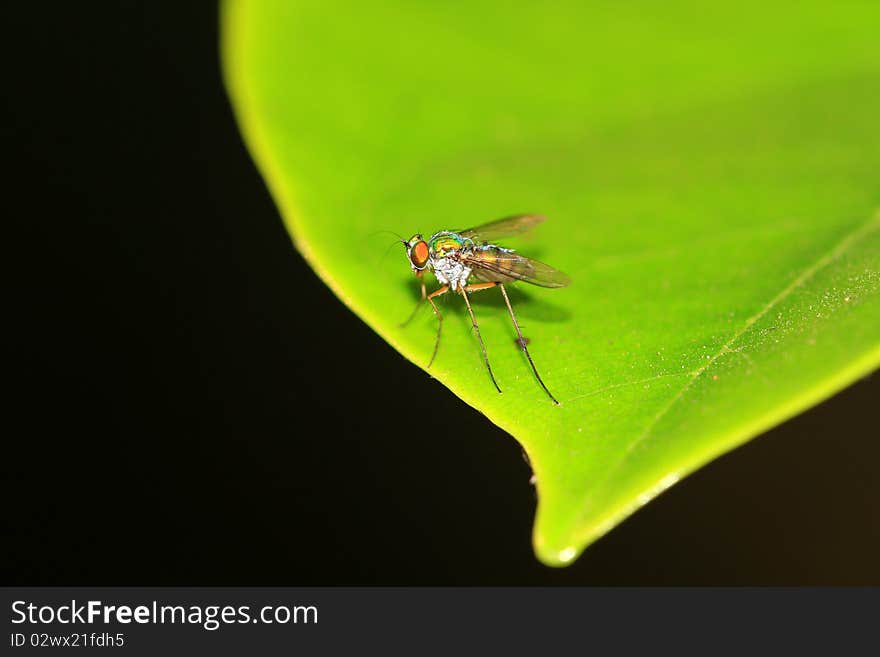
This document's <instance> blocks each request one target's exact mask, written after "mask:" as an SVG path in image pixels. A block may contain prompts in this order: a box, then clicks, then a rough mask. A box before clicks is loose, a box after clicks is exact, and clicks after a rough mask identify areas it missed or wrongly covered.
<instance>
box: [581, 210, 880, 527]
mask: <svg viewBox="0 0 880 657" xmlns="http://www.w3.org/2000/svg"><path fill="white" fill-rule="evenodd" d="M878 228H880V212H878V213H877V214H875V215H873V216H872V217H871V218H870V219H868V220H867V221H866V222H865V223H864V224H862V225H860V226H857V227H856V228H854V229H853V230H852V231H851V232H850V233H849V234H848V235H846V236H844V237H843V239H841V240H840V241H839V242H838V243H837V244H836V245H835V246H834V247H833V248H832V249H831V250H829V251H828V252H827V253H825V254H824V255H823V256H821V257H820V258H818V259H817V260H816V261H815V262H814V263H813V264H812V265H811V266H809V267H807V268H806V269H805V270H804V271H803V272H801V274H799V275H798V276H797V277H795V278H794V279H793V280H792V281H791V282H790V283H789V284H788V285H786V286H785V287H784V288H783V289H782V290H781V291H780V292H779V293H778V294H777V295H776V296H774V297H773V298H772V299H771V300H770V301H768V302H767V303H766V304H764V306H763V307H762V308H761V309H760V310H759V311H758V312H756V313H755V314H754V315H752V316H751V317H749V318H748V319H747V320H746V321H745V322H744V323H743V325H742V326H741V327H740V328H739V329H738V330H737V331H735V332H734V334H733V335H732V336H731V337H730V339H728V340H727V342H725V343H724V344H723V345H721V347H720V348H719V349H718V351H717V352H716V353H714V354H712V355H711V356H710V357H709V358H707V359H706V362H705V363H704V364H703V365H701V366H700V367H698V368H697V369H695V370H693V371H691V372H687V373H685V376H687V377H688V380H687V381H686V382H685V384H684V386H682V388H681V390H679V391H678V393H677V394H675V395H674V396H673V397H672V398H671V399H670V401H669V403H668V404H666V405H665V406H664V407H663V408H661V409H660V411H658V412H657V413H656V414H655V415H654V417H653V418H652V419H651V421H650V422H649V423H648V424H647V426H646V427H645V429H644V431H642V433H640V434H639V435H638V436H637V437H636V439H635V440H633V441H632V442H630V443H629V444H628V445H627V447H626V449H625V450H624V451H623V454H622V456H621V457H620V459H619V460H618V461H617V462H616V463H615V464H614V465H613V466H612V467H610V468H609V469H608V470H606V472H605V476H603V477H602V478H601V479H600V480H599V481H598V482H597V483H596V484H595V485H594V486H592V487H590V489H589V490H588V495H587V497H594V496H595V492H596V491H598V490H601V489H602V488H603V487H604V486H605V484H606V483H607V482H608V481H610V480H612V479H613V477H614V475H615V474H617V472H618V471H619V470H620V469H621V468H622V467H623V465H624V464H625V463H626V462H627V460H628V459H629V457H630V455H631V454H632V453H633V452H634V451H635V450H636V448H637V447H639V445H641V444H642V443H644V442H645V441H646V440H648V439H649V438H650V436H651V434H652V432H653V430H654V428H655V427H656V426H657V424H658V423H659V422H660V420H662V419H663V418H664V417H665V416H666V415H667V414H668V413H669V411H670V410H672V408H673V407H674V406H675V405H676V404H677V403H678V402H680V401H681V400H682V399H683V398H684V396H685V395H686V394H687V393H688V391H690V389H691V388H692V387H693V385H694V383H695V382H696V381H697V379H699V378H700V377H701V376H702V375H703V374H704V373H705V372H706V370H708V369H709V368H710V367H711V366H712V364H713V363H715V361H717V360H718V359H719V358H721V357H722V356H724V355H725V354H727V353H730V352H731V347H732V346H733V345H734V344H735V343H736V342H737V341H738V340H739V339H740V338H742V337H743V336H744V335H746V334H747V333H748V332H749V329H751V327H752V326H754V325H755V323H756V322H758V321H760V319H761V318H762V317H764V316H765V315H766V314H767V313H768V312H769V311H770V310H772V309H773V308H774V307H775V306H777V305H778V304H779V303H780V302H782V301H783V300H784V299H785V298H787V297H788V296H789V295H790V294H791V293H792V292H794V291H795V290H796V289H798V288H799V287H801V286H802V285H803V284H804V283H806V282H807V281H809V280H810V279H811V278H812V277H813V276H815V275H816V274H817V273H818V272H819V271H821V270H822V269H824V268H825V267H827V266H829V265H831V264H832V263H834V262H835V261H836V260H838V259H839V258H840V257H841V256H843V255H844V254H845V253H846V251H847V250H848V249H849V248H850V247H851V246H853V244H855V243H856V242H857V241H858V240H859V239H860V238H862V237H864V236H866V235H868V234H869V233H871V232H873V231H874V230H877V229H878ZM662 376H671V375H669V374H667V375H659V376H656V377H651V378H650V379H648V380H653V379H656V378H660V377H662ZM635 383H638V381H636V382H629V383H623V384H616V385H612V386H608V387H606V388H604V389H602V390H599V391H595V392H593V393H587V394H586V395H582V397H586V396H590V395H591V394H598V392H603V391H604V390H608V389H612V388H617V387H621V386H623V385H633V384H635ZM586 515H587V511H582V512H581V513H580V514H579V515H578V518H577V521H578V524H581V522H582V521H583V519H584V518H585V517H586Z"/></svg>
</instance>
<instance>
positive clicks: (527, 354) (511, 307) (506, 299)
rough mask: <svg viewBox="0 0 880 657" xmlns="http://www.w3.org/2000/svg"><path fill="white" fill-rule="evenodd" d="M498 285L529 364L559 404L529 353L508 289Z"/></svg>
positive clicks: (554, 401)
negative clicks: (508, 295) (508, 296)
mask: <svg viewBox="0 0 880 657" xmlns="http://www.w3.org/2000/svg"><path fill="white" fill-rule="evenodd" d="M498 287H500V288H501V294H502V295H504V303H506V304H507V310H509V311H510V319H512V320H513V328H515V329H516V334H517V336H518V337H519V340H518V343H519V346H520V347H522V350H523V351H524V352H525V354H526V358H528V359H529V365H531V366H532V372H534V373H535V378H536V379H538V383H540V384H541V387H542V388H544V392H546V393H547V396H548V397H550V399H552V400H553V403H554V404H556V405H557V406H559V402H558V401H556V397H554V396H553V395H552V394H551V393H550V391H549V390H547V386H545V385H544V382H543V381H542V380H541V375H540V374H538V369H537V368H536V367H535V363H534V361H532V357H531V355H530V354H529V348H528V347H527V346H526V339H525V338H524V337H523V334H522V331H520V330H519V324H518V323H517V321H516V315H514V314H513V306H511V305H510V299H508V298H507V290H505V289H504V285H503V284H502V283H498Z"/></svg>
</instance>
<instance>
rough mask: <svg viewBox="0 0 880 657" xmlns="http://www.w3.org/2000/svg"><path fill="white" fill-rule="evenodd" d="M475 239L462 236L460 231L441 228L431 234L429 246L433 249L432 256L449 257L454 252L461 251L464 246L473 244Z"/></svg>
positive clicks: (436, 257)
mask: <svg viewBox="0 0 880 657" xmlns="http://www.w3.org/2000/svg"><path fill="white" fill-rule="evenodd" d="M472 244H473V241H472V240H470V239H468V238H466V237H462V236H461V235H459V234H458V233H455V232H453V231H451V230H441V231H440V232H438V233H434V234H433V235H431V239H430V240H428V247H429V248H430V251H431V257H432V258H435V259H439V258H447V257H449V256H450V255H452V254H453V253H455V252H457V251H460V250H461V249H462V248H464V247H467V246H471V245H472Z"/></svg>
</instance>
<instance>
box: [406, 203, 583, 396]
mask: <svg viewBox="0 0 880 657" xmlns="http://www.w3.org/2000/svg"><path fill="white" fill-rule="evenodd" d="M542 221H544V217H543V216H541V215H539V214H518V215H514V216H512V217H505V218H504V219H499V220H497V221H493V222H490V223H488V224H484V225H482V226H477V227H476V228H470V229H468V230H459V231H453V230H441V231H438V232H436V233H434V234H433V235H431V237H430V238H429V239H427V240H425V239H423V238H422V236H421V235H419V234H416V235H413V236H412V237H411V238H410V239H409V240H408V241H404V242H403V244H404V245H405V246H406V255H407V258H408V259H409V263H410V266H411V267H412V271H413V273H414V274H415V275H416V276H417V277H418V278H419V280H420V281H421V284H422V298H421V301H424V300H425V299H427V300H428V303H430V304H431V308H432V310H433V311H434V315H435V316H436V317H437V337H436V339H435V340H434V351H433V353H432V354H431V361H430V362H429V363H428V367H430V366H431V364H432V363H433V362H434V358H436V356H437V348H438V346H439V345H440V331H441V329H442V327H443V315H442V314H441V313H440V311H439V310H438V309H437V304H436V303H434V299H435V298H436V297H438V296H440V295H441V294H446V293H447V292H449V290H450V289H451V290H452V291H453V292H458V293H459V294H461V296H462V297H463V298H464V302H465V305H466V306H467V310H468V313H469V314H470V316H471V324H473V327H474V331H475V333H476V334H477V339H478V340H479V342H480V349H481V350H482V352H483V362H484V363H485V364H486V369H487V370H488V371H489V377H490V378H491V379H492V383H493V384H495V389H496V390H498V392H501V388H499V387H498V382H497V381H496V380H495V375H494V374H493V373H492V367H491V366H490V365H489V356H488V355H487V354H486V346H485V345H484V344H483V338H482V337H481V336H480V327H479V326H478V325H477V320H476V318H475V317H474V311H473V309H472V308H471V302H470V299H469V298H468V293H469V292H478V291H480V290H486V289H489V288H492V287H498V288H499V289H500V290H501V295H502V296H503V297H504V303H505V304H506V305H507V310H508V311H509V312H510V319H511V320H512V321H513V326H514V328H515V329H516V334H517V341H516V342H517V344H518V345H519V346H520V347H521V348H522V350H523V352H525V355H526V358H527V359H528V361H529V365H531V366H532V372H534V373H535V378H537V379H538V383H540V384H541V387H542V388H543V389H544V392H546V393H547V395H548V396H549V397H550V399H552V400H553V403H555V404H558V403H559V402H558V401H556V398H555V397H554V396H553V395H552V394H551V393H550V391H549V390H548V389H547V386H546V385H544V382H543V381H542V380H541V375H540V374H538V370H537V368H536V367H535V363H534V361H533V360H532V356H531V355H530V354H529V350H528V347H527V346H526V345H527V344H528V340H527V339H526V338H524V337H523V334H522V331H520V328H519V323H518V322H517V321H516V315H515V314H514V313H513V306H511V305H510V299H509V298H508V296H507V290H506V289H504V284H505V283H512V282H515V281H523V282H525V283H531V284H532V285H538V286H540V287H551V288H552V287H565V286H566V285H568V284H569V283H571V279H570V278H569V277H568V276H566V275H565V274H563V273H562V272H561V271H559V270H557V269H554V268H553V267H550V266H549V265H545V264H544V263H543V262H538V261H537V260H532V259H531V258H526V257H525V256H521V255H519V254H518V253H516V252H515V251H514V250H513V249H508V248H505V247H503V246H499V245H497V244H495V243H494V242H495V240H498V239H501V238H504V237H510V236H511V235H517V234H519V233H524V232H526V231H528V230H531V229H532V228H534V227H535V226H536V225H537V224H539V223H541V222H542ZM426 270H429V271H432V272H433V273H434V277H435V278H436V279H437V282H438V283H440V287H439V288H437V289H436V290H434V291H433V292H431V293H430V294H428V293H427V290H426V289H425V278H424V275H425V271H426ZM421 301H420V302H419V303H420V304H421ZM417 309H418V306H416V310H417ZM414 314H415V310H414V311H413V315H414ZM410 319H412V315H411V316H410ZM408 321H409V320H407V322H408Z"/></svg>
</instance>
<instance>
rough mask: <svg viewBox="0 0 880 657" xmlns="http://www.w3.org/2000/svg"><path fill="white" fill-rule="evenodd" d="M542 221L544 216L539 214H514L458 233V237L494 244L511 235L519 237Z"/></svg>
mask: <svg viewBox="0 0 880 657" xmlns="http://www.w3.org/2000/svg"><path fill="white" fill-rule="evenodd" d="M542 221H544V215H540V214H515V215H513V216H512V217H504V219H498V220H496V221H490V222H489V223H488V224H483V225H482V226H477V227H476V228H469V229H468V230H462V231H459V235H461V236H462V237H467V238H470V239H472V240H473V241H474V242H477V243H480V242H494V241H495V240H500V239H503V238H505V237H510V236H511V235H519V234H520V233H524V232H526V231H527V230H531V229H532V228H534V227H535V226H537V225H538V224H539V223H541V222H542Z"/></svg>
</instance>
